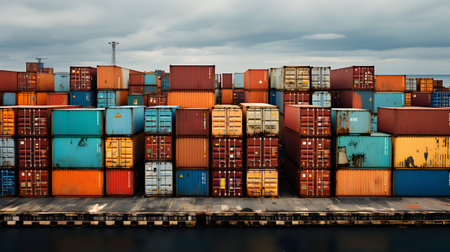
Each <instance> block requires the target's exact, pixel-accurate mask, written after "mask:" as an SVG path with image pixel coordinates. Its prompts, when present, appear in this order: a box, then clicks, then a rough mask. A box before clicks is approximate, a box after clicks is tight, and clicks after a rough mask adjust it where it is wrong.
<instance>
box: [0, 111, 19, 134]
mask: <svg viewBox="0 0 450 252" xmlns="http://www.w3.org/2000/svg"><path fill="white" fill-rule="evenodd" d="M15 121H16V119H15V113H14V109H12V108H8V107H2V108H0V136H14V133H15V132H14V125H15Z"/></svg>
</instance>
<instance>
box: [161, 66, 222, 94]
mask: <svg viewBox="0 0 450 252" xmlns="http://www.w3.org/2000/svg"><path fill="white" fill-rule="evenodd" d="M215 74H216V73H215V66H214V65H171V66H170V90H184V91H187V90H197V91H200V90H203V91H210V92H212V91H214V82H215Z"/></svg>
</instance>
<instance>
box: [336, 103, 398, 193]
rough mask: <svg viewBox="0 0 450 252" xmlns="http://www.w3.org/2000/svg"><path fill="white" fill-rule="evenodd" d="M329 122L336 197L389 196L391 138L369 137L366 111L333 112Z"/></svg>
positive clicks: (373, 134) (341, 110) (368, 118)
mask: <svg viewBox="0 0 450 252" xmlns="http://www.w3.org/2000/svg"><path fill="white" fill-rule="evenodd" d="M331 122H332V130H333V141H332V150H333V151H332V164H333V167H334V168H335V169H336V184H335V188H336V191H335V193H336V196H337V197H389V196H391V170H390V167H391V136H390V135H388V134H384V133H372V134H371V114H370V112H369V111H368V110H363V109H333V110H332V117H331Z"/></svg>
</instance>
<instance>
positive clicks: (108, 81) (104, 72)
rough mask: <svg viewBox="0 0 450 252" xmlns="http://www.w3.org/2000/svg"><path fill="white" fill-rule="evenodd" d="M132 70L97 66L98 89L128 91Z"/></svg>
mask: <svg viewBox="0 0 450 252" xmlns="http://www.w3.org/2000/svg"><path fill="white" fill-rule="evenodd" d="M129 78H130V70H129V69H126V68H123V67H119V66H97V89H110V90H111V89H128V86H129V85H128V84H129Z"/></svg>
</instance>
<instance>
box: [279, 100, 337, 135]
mask: <svg viewBox="0 0 450 252" xmlns="http://www.w3.org/2000/svg"><path fill="white" fill-rule="evenodd" d="M284 127H286V128H289V129H291V130H294V131H295V132H297V134H300V136H313V137H328V136H331V108H329V107H321V106H314V105H289V106H287V107H286V108H285V116H284Z"/></svg>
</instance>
